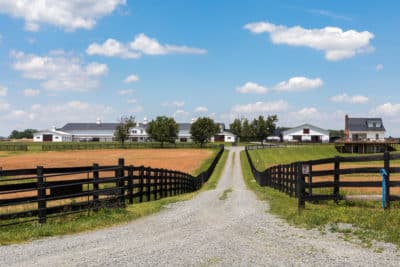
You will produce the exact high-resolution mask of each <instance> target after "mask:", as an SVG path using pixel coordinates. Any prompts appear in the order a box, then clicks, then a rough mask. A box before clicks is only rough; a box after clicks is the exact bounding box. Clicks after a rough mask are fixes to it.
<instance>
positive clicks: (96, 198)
mask: <svg viewBox="0 0 400 267" xmlns="http://www.w3.org/2000/svg"><path fill="white" fill-rule="evenodd" d="M98 191H99V164H97V163H94V164H93V211H95V212H97V211H99V192H98Z"/></svg>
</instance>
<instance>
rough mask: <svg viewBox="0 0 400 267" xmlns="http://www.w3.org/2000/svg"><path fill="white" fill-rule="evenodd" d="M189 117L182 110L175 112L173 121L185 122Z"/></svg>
mask: <svg viewBox="0 0 400 267" xmlns="http://www.w3.org/2000/svg"><path fill="white" fill-rule="evenodd" d="M189 116H190V113H189V112H187V111H185V110H183V109H178V110H176V111H175V112H174V115H173V117H174V119H175V120H181V121H183V120H187V119H188V118H189Z"/></svg>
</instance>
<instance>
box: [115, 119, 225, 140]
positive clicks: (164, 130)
mask: <svg viewBox="0 0 400 267" xmlns="http://www.w3.org/2000/svg"><path fill="white" fill-rule="evenodd" d="M134 125H135V118H134V117H132V116H131V117H123V118H121V120H120V124H119V125H118V126H117V128H116V130H115V138H116V140H117V141H119V142H121V144H122V145H124V142H125V141H126V140H127V139H128V137H129V129H130V128H132V127H133V126H134ZM146 131H147V133H148V135H149V137H150V138H151V139H152V140H155V141H158V142H160V143H161V147H163V146H164V143H166V142H167V143H175V140H176V139H177V138H178V133H179V126H178V124H177V123H176V121H175V120H174V119H173V118H169V117H166V116H159V117H157V118H156V119H155V120H152V121H151V122H150V123H149V124H148V126H147V129H146ZM218 132H219V126H218V124H216V123H215V122H214V120H212V119H210V118H207V117H203V118H198V119H197V120H196V121H195V122H193V123H192V124H191V127H190V134H191V136H192V139H193V141H194V142H195V143H198V144H200V146H201V147H203V145H204V144H205V143H206V142H207V141H208V140H209V139H210V138H211V137H213V136H214V135H215V134H216V133H218Z"/></svg>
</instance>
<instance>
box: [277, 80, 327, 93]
mask: <svg viewBox="0 0 400 267" xmlns="http://www.w3.org/2000/svg"><path fill="white" fill-rule="evenodd" d="M322 85H323V81H322V80H321V79H320V78H316V79H309V78H306V77H293V78H290V79H289V80H288V81H283V82H280V83H278V84H277V85H275V87H274V89H275V90H277V91H286V92H293V91H306V90H311V89H315V88H318V87H321V86H322Z"/></svg>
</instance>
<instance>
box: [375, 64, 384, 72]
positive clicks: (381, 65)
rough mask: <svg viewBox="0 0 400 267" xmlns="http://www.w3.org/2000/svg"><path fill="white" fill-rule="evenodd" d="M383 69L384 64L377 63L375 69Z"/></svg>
mask: <svg viewBox="0 0 400 267" xmlns="http://www.w3.org/2000/svg"><path fill="white" fill-rule="evenodd" d="M382 69H383V64H377V65H376V66H375V70H376V71H380V70H382Z"/></svg>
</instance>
